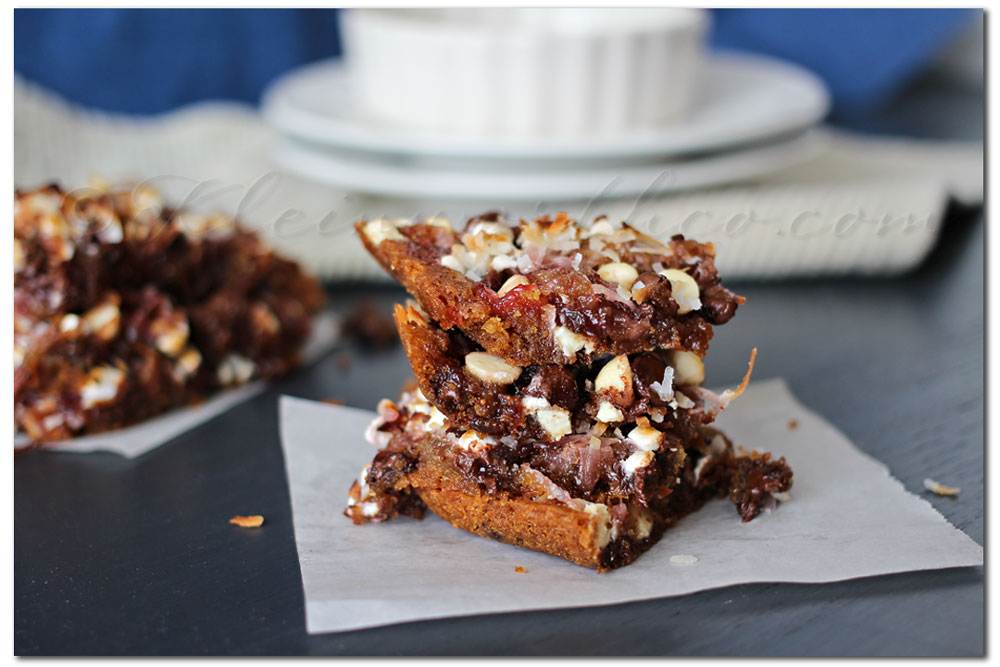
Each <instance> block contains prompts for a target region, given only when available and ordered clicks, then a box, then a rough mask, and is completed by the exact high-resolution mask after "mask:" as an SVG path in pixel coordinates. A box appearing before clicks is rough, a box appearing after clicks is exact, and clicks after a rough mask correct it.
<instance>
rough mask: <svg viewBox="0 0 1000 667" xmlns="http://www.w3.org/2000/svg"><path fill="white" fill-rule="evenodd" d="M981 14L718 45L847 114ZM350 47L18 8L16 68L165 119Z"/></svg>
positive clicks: (758, 16)
mask: <svg viewBox="0 0 1000 667" xmlns="http://www.w3.org/2000/svg"><path fill="white" fill-rule="evenodd" d="M972 11H977V10H961V9H941V10H893V9H889V10H867V9H850V10H785V9H775V10H758V9H724V10H714V11H713V30H712V35H711V44H712V45H713V46H714V47H719V48H736V49H743V50H750V51H756V52H760V53H765V54H771V55H775V56H779V57H781V58H785V59H788V60H792V61H795V62H798V63H800V64H802V65H804V66H806V67H808V68H810V69H812V70H813V71H815V72H816V73H818V74H819V75H820V76H821V77H822V78H823V79H824V80H825V81H826V82H827V84H828V85H829V86H830V89H831V91H832V92H833V95H834V100H835V104H836V106H837V108H838V109H839V110H841V111H847V112H850V111H852V110H863V109H866V108H870V107H872V106H875V105H878V104H879V103H881V102H883V101H885V100H886V99H887V98H889V97H890V96H891V95H892V94H893V93H894V92H896V91H897V90H898V89H899V88H900V87H901V86H903V85H905V84H906V82H907V81H908V80H910V79H911V78H912V77H913V76H914V74H915V73H917V72H918V71H919V70H920V68H921V67H922V66H923V65H925V64H926V62H927V61H928V60H929V59H930V58H932V57H933V56H934V55H936V54H937V53H938V52H939V51H940V50H941V48H942V47H943V46H944V45H946V44H947V42H948V40H949V39H951V38H953V37H954V36H955V34H956V33H957V32H958V31H959V30H960V29H961V28H962V27H963V26H964V25H965V24H966V22H967V21H969V20H970V19H971V18H972V16H971V12H972ZM339 52H340V40H339V38H338V33H337V10H323V9H259V10H250V9H234V10H226V9H221V10H219V9H100V10H86V9H18V10H15V12H14V69H15V70H16V71H17V72H19V73H21V74H22V75H23V76H25V77H26V78H28V79H32V80H34V81H37V82H39V83H41V84H43V85H45V86H47V87H49V88H51V89H53V90H56V91H57V92H59V93H61V94H62V95H64V96H65V97H66V98H68V99H70V100H73V101H75V102H78V103H82V104H85V105H88V106H92V107H96V108H100V109H107V110H114V111H125V112H133V113H154V112H159V111H165V110H168V109H171V108H173V107H176V106H179V105H182V104H186V103H189V102H193V101H197V100H201V99H206V98H225V99H237V100H245V101H249V102H256V101H257V100H258V99H259V97H260V93H261V91H262V90H263V89H264V88H265V87H266V86H267V84H268V83H269V82H270V81H272V80H273V79H274V78H275V77H276V76H278V75H279V74H281V73H282V72H284V71H286V70H288V69H290V68H292V67H295V66H296V65H299V64H301V63H305V62H309V61H311V60H316V59H318V58H324V57H329V56H333V55H336V54H338V53H339Z"/></svg>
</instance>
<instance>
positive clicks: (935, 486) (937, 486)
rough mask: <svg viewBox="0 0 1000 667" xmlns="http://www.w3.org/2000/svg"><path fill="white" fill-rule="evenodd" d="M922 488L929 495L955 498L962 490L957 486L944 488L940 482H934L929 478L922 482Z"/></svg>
mask: <svg viewBox="0 0 1000 667" xmlns="http://www.w3.org/2000/svg"><path fill="white" fill-rule="evenodd" d="M924 488H925V489H927V490H928V491H930V492H931V493H936V494H937V495H939V496H957V495H958V494H959V492H960V491H961V490H962V489H960V488H958V487H957V486H945V485H944V484H941V483H940V482H935V481H934V480H933V479H931V478H930V477H928V478H927V479H925V480H924Z"/></svg>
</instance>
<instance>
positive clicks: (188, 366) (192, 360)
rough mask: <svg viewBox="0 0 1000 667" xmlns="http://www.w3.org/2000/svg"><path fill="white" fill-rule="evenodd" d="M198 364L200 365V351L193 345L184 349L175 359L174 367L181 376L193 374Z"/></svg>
mask: <svg viewBox="0 0 1000 667" xmlns="http://www.w3.org/2000/svg"><path fill="white" fill-rule="evenodd" d="M199 366H201V352H199V351H198V350H197V349H195V348H193V347H188V348H187V349H185V350H184V351H183V352H182V353H181V356H180V357H179V358H178V359H177V366H176V368H177V371H178V373H180V375H181V377H182V378H188V377H190V376H192V375H194V373H195V371H197V370H198V367H199Z"/></svg>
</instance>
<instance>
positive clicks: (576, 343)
mask: <svg viewBox="0 0 1000 667" xmlns="http://www.w3.org/2000/svg"><path fill="white" fill-rule="evenodd" d="M552 337H553V338H554V339H555V341H556V343H557V344H558V345H559V347H560V348H561V349H562V351H563V354H565V355H566V356H567V357H569V358H570V359H571V360H572V359H576V353H577V352H579V351H580V350H586V351H587V352H592V351H593V349H594V345H593V343H592V342H591V341H590V339H589V338H587V337H586V336H581V335H580V334H578V333H576V332H575V331H573V330H571V329H568V328H566V327H564V326H558V327H556V328H555V329H553V331H552Z"/></svg>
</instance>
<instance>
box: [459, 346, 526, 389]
mask: <svg viewBox="0 0 1000 667" xmlns="http://www.w3.org/2000/svg"><path fill="white" fill-rule="evenodd" d="M465 370H467V371H469V372H470V373H471V374H472V375H474V376H475V377H477V378H479V379H480V380H482V381H483V382H490V383H492V384H510V383H511V382H513V381H514V380H516V379H517V378H518V377H520V375H521V369H520V368H519V367H518V366H512V365H511V364H508V363H507V362H506V361H504V360H503V359H501V358H500V357H497V356H494V355H492V354H489V353H487V352H470V353H469V354H467V355H465Z"/></svg>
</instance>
